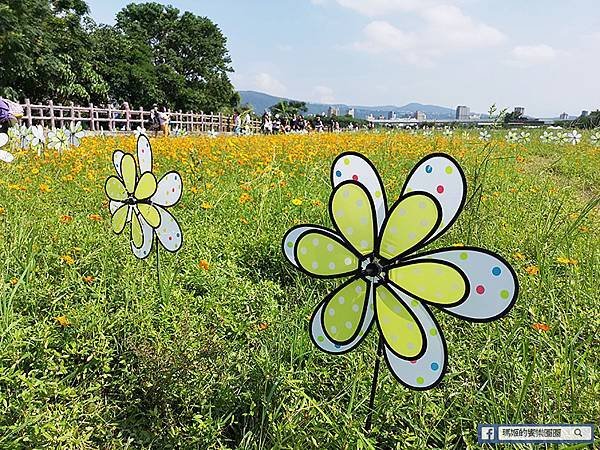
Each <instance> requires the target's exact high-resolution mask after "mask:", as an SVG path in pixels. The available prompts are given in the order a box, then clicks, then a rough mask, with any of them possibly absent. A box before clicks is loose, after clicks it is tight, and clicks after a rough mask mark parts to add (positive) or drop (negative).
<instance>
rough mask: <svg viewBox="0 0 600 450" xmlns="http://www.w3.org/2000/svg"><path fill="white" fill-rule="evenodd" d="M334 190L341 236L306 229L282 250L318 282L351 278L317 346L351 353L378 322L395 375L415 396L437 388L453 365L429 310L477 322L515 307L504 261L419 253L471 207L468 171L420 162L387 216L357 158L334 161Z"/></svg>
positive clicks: (469, 252)
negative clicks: (416, 391) (467, 200)
mask: <svg viewBox="0 0 600 450" xmlns="http://www.w3.org/2000/svg"><path fill="white" fill-rule="evenodd" d="M331 183H332V186H333V192H332V194H331V198H330V201H329V212H330V215H331V219H332V221H333V224H334V227H335V231H332V230H329V229H326V228H323V227H320V226H314V225H299V226H296V227H294V228H292V229H291V230H290V231H289V232H288V233H287V234H286V235H285V237H284V238H283V244H282V245H283V252H284V254H285V256H286V257H287V259H288V260H289V261H290V262H291V263H292V264H293V265H294V266H296V267H297V268H298V269H300V270H301V271H303V272H305V273H307V274H309V275H311V276H314V277H317V278H337V277H349V278H348V279H347V280H346V281H345V282H344V283H342V284H341V286H339V287H338V288H337V289H335V290H334V291H333V292H332V293H330V294H329V295H328V296H327V297H326V298H325V299H324V300H323V301H322V302H321V303H320V304H319V305H318V306H317V308H316V309H315V311H314V313H313V316H312V319H311V322H310V335H311V338H312V340H313V342H314V343H315V345H316V346H317V347H319V348H320V349H321V350H324V351H326V352H329V353H336V354H340V353H345V352H348V351H350V350H352V349H354V348H355V347H356V346H357V345H358V344H360V343H361V342H362V341H363V339H364V338H365V336H366V335H367V333H368V331H369V330H370V329H371V327H372V324H373V323H376V324H377V328H378V329H379V332H380V338H381V339H382V344H383V354H384V355H385V360H386V362H387V365H388V367H389V369H390V370H391V372H392V373H393V374H394V376H395V377H396V378H397V379H398V380H399V381H400V382H401V383H402V384H404V385H405V386H407V387H409V388H412V389H429V388H432V387H433V386H435V385H437V383H439V382H440V380H441V379H442V376H443V374H444V372H445V370H446V365H447V361H446V344H445V341H444V338H443V334H442V330H441V329H440V328H439V326H438V323H437V321H436V320H435V318H434V316H433V315H432V314H431V312H430V310H429V305H434V306H436V307H438V308H440V309H442V310H443V311H445V312H447V313H449V314H452V315H454V316H457V317H461V318H463V319H466V320H469V321H473V322H486V321H490V320H494V319H497V318H499V317H501V316H503V315H504V314H506V313H507V312H508V311H509V310H510V308H511V307H512V305H513V304H514V302H515V300H516V297H517V292H518V285H517V278H516V275H515V273H514V271H513V269H512V268H511V267H510V266H509V264H508V263H507V262H506V261H505V260H504V259H502V258H501V257H500V256H498V255H495V254H494V253H492V252H489V251H487V250H484V249H480V248H476V247H460V248H442V249H439V250H433V251H429V252H425V253H420V254H415V252H416V251H417V250H420V249H422V248H423V247H424V246H426V245H427V244H428V243H430V242H432V241H433V240H434V239H436V238H438V237H439V236H440V235H441V234H442V233H444V232H445V231H446V230H447V229H448V228H449V227H450V226H451V225H452V224H453V223H454V221H455V220H456V218H457V217H458V215H459V213H460V211H461V210H462V207H463V205H464V203H465V198H466V180H465V176H464V174H463V171H462V169H461V168H460V166H459V165H458V163H457V162H456V161H455V160H454V159H452V158H451V157H449V156H447V155H445V154H441V153H437V154H431V155H429V156H427V157H425V158H424V159H423V160H421V161H420V162H419V163H418V164H417V165H416V166H415V167H414V168H413V170H412V171H411V173H410V175H409V177H408V179H407V181H406V183H405V184H404V187H403V189H402V195H401V196H400V197H399V199H398V200H397V201H396V202H395V203H394V204H393V205H392V207H391V208H390V209H389V210H388V207H387V202H386V194H385V191H384V189H383V183H382V181H381V179H380V177H379V174H378V173H377V171H376V169H375V167H374V166H373V165H372V164H371V162H370V161H369V160H368V159H366V158H365V157H364V156H362V155H360V154H358V153H344V154H342V155H340V156H338V157H337V158H336V160H335V161H334V163H333V167H332V171H331ZM380 342H381V341H380Z"/></svg>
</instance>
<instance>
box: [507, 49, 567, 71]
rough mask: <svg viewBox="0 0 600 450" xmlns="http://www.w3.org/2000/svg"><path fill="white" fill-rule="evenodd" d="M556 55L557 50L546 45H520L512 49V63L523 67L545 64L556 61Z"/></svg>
mask: <svg viewBox="0 0 600 450" xmlns="http://www.w3.org/2000/svg"><path fill="white" fill-rule="evenodd" d="M556 53H557V52H556V50H554V49H553V48H552V47H550V46H549V45H546V44H540V45H518V46H516V47H515V48H513V49H512V52H511V56H512V59H511V61H510V62H512V63H513V64H515V65H522V66H533V65H537V64H545V63H548V62H551V61H554V60H555V59H556Z"/></svg>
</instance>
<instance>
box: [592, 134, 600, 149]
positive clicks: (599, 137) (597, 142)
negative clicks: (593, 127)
mask: <svg viewBox="0 0 600 450" xmlns="http://www.w3.org/2000/svg"><path fill="white" fill-rule="evenodd" d="M590 143H591V144H592V145H593V146H594V147H598V146H600V131H596V132H595V133H592V135H591V136H590Z"/></svg>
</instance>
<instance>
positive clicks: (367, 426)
mask: <svg viewBox="0 0 600 450" xmlns="http://www.w3.org/2000/svg"><path fill="white" fill-rule="evenodd" d="M382 355H383V340H382V339H381V336H379V343H378V344H377V357H376V358H375V368H374V369H373V381H372V383H371V396H370V398H369V413H368V415H367V421H366V422H365V431H366V432H369V431H371V425H372V423H373V405H374V403H375V392H376V391H377V377H378V376H379V363H380V362H381V356H382Z"/></svg>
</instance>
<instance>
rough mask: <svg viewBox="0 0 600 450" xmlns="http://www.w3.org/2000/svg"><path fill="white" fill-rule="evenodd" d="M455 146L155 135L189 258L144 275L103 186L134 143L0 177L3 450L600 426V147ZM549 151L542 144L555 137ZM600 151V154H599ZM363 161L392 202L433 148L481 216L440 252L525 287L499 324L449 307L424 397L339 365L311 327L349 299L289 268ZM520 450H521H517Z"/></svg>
mask: <svg viewBox="0 0 600 450" xmlns="http://www.w3.org/2000/svg"><path fill="white" fill-rule="evenodd" d="M486 133H487V134H486V135H485V136H483V135H480V133H479V132H476V131H470V133H466V134H463V133H462V132H457V131H455V132H454V133H453V134H452V133H449V132H445V133H439V132H433V131H431V132H430V131H428V132H427V133H426V134H423V133H421V134H410V133H407V132H389V133H383V132H381V133H339V134H310V135H287V136H286V135H278V136H247V137H227V136H220V137H217V138H209V137H198V136H186V137H175V138H157V139H153V138H151V139H150V140H151V142H152V146H153V151H154V172H155V173H156V174H157V176H158V177H160V176H162V175H163V174H164V173H166V172H168V171H171V170H177V171H178V172H179V174H181V177H182V179H183V189H184V193H183V197H182V200H181V201H180V202H179V203H178V204H177V205H175V206H173V207H172V208H171V209H170V212H171V213H172V214H173V215H174V216H176V217H177V220H178V221H179V223H180V224H181V228H182V231H183V236H184V242H183V246H182V248H181V250H180V251H179V253H177V254H169V253H167V252H165V251H163V250H162V249H161V253H160V283H159V282H158V279H157V273H156V260H155V255H151V256H150V257H149V258H147V259H145V260H138V259H136V258H135V257H134V256H133V255H132V254H131V250H130V247H129V237H128V235H127V233H124V234H122V235H116V234H114V233H113V232H112V230H111V220H110V212H109V208H108V200H107V198H106V196H105V193H104V183H105V180H106V178H107V177H108V176H110V175H112V174H113V173H114V168H113V166H112V156H111V155H112V152H113V151H114V150H115V149H122V150H124V151H128V152H134V151H135V146H136V141H135V138H134V137H133V136H128V137H108V136H104V137H99V136H98V137H85V138H82V141H81V146H79V147H76V148H71V149H69V150H65V151H62V152H58V151H56V149H49V150H45V151H42V152H39V154H38V152H36V151H33V150H31V149H28V150H14V149H13V150H11V151H12V154H14V157H15V159H14V161H13V162H12V163H11V164H6V163H4V162H1V161H0V171H1V174H2V176H1V178H0V255H1V258H2V260H3V264H2V269H1V272H0V283H1V288H0V447H1V448H63V447H64V448H202V449H204V448H211V449H212V448H214V449H220V448H247V449H255V448H256V449H259V448H299V449H307V448H340V449H354V448H374V447H375V445H377V446H378V448H397V449H405V448H415V449H424V448H452V449H453V448H475V447H477V425H478V424H479V423H549V424H557V423H592V422H595V421H597V419H598V417H600V365H599V364H598V359H599V358H598V347H599V346H600V337H599V335H598V330H600V298H599V296H598V292H599V290H598V280H599V279H600V237H599V233H598V230H599V229H600V188H599V186H600V147H598V146H596V144H600V140H599V139H598V137H597V136H598V135H597V134H591V133H589V132H583V133H582V134H576V135H573V134H571V135H570V137H569V136H567V135H566V134H565V135H564V136H561V137H560V138H559V137H556V138H550V137H549V135H550V134H552V136H558V134H557V133H549V132H548V131H541V130H528V131H527V132H521V131H519V132H516V131H515V132H512V131H511V132H509V133H514V135H511V136H510V138H508V137H507V136H506V132H499V131H493V132H491V134H490V133H488V132H486ZM544 133H545V134H544ZM595 136H596V138H595ZM342 151H356V152H361V153H364V154H365V155H367V156H368V157H369V158H370V159H371V160H372V161H373V163H374V164H375V165H376V166H377V167H378V169H379V171H380V173H381V175H382V178H383V180H384V182H385V188H386V190H387V192H388V196H389V198H390V201H393V200H395V199H396V197H397V196H398V195H399V193H400V189H401V188H402V185H403V183H404V180H405V178H406V176H407V174H408V172H409V170H410V169H411V168H412V167H413V166H414V165H415V163H416V162H417V161H418V160H419V159H420V158H421V157H423V156H425V155H426V154H428V153H431V152H446V153H448V154H450V155H452V156H453V157H454V158H456V159H457V160H458V161H459V162H460V164H461V165H462V166H463V168H464V169H465V172H466V177H467V186H468V192H467V203H466V207H465V210H464V211H463V213H462V214H461V216H460V217H459V219H458V221H457V222H456V223H455V224H454V226H453V227H452V228H451V229H450V230H449V231H448V232H447V233H446V234H444V235H443V236H442V237H441V238H440V239H438V240H437V241H435V243H434V244H432V245H430V246H429V248H432V247H433V248H435V247H442V246H457V247H460V246H465V245H477V246H482V247H485V248H488V249H490V250H493V251H495V252H497V253H499V254H501V255H502V256H503V257H504V258H505V259H506V260H507V261H509V262H510V263H511V264H512V265H513V267H514V268H515V270H516V272H517V276H518V279H519V284H520V293H519V298H518V300H517V303H516V305H515V307H514V308H513V309H512V310H511V312H510V313H509V314H508V315H507V316H506V317H504V318H503V319H501V320H498V321H494V322H491V323H487V324H473V323H468V322H465V321H462V320H459V319H456V318H455V317H452V316H450V315H445V314H442V313H439V312H438V311H434V314H435V315H436V318H437V320H438V321H439V323H440V327H441V328H442V329H443V330H444V333H445V336H446V341H447V345H448V355H449V365H448V372H447V374H446V377H445V378H444V380H443V381H442V383H441V384H440V385H439V386H438V387H437V388H435V389H433V390H430V391H423V392H420V391H410V390H408V389H406V388H405V387H403V386H402V385H401V384H399V383H397V382H396V380H395V379H394V378H393V377H392V375H391V374H390V373H389V371H388V370H387V368H386V367H382V368H381V372H380V378H379V384H378V390H377V396H376V400H375V412H374V417H373V430H372V432H371V433H366V432H365V431H364V429H363V425H364V421H365V417H366V415H367V413H368V408H367V402H368V398H369V390H370V385H371V378H372V372H373V364H374V361H375V355H376V348H377V332H375V330H372V332H371V333H370V336H368V337H367V339H366V340H365V342H363V343H362V344H361V345H360V346H359V347H358V348H357V349H356V350H355V351H353V352H350V353H347V354H344V355H340V356H331V355H328V354H326V353H323V352H320V351H319V350H318V349H317V348H316V347H315V346H314V345H313V343H312V342H311V340H310V337H309V333H308V319H309V318H310V316H311V314H312V312H313V310H314V308H315V307H316V306H317V304H318V303H319V302H320V301H321V300H322V299H323V297H324V296H325V295H326V294H327V293H328V292H330V291H331V290H332V288H333V286H335V282H332V281H327V280H322V281H317V280H314V279H311V278H309V277H308V276H306V275H303V274H301V273H300V272H298V271H296V270H294V268H293V267H291V266H290V265H289V264H288V263H287V261H286V260H285V258H284V256H283V254H282V251H281V240H282V237H283V236H284V234H285V233H286V231H287V230H288V229H290V228H291V227H292V226H294V225H297V224H300V223H315V224H320V225H323V226H326V227H331V222H330V219H329V215H328V211H327V204H328V201H329V195H330V192H331V187H330V184H329V171H330V166H331V163H332V161H333V160H334V158H335V157H336V156H337V155H338V154H339V153H341V152H342ZM516 448H518V446H517V447H516Z"/></svg>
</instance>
